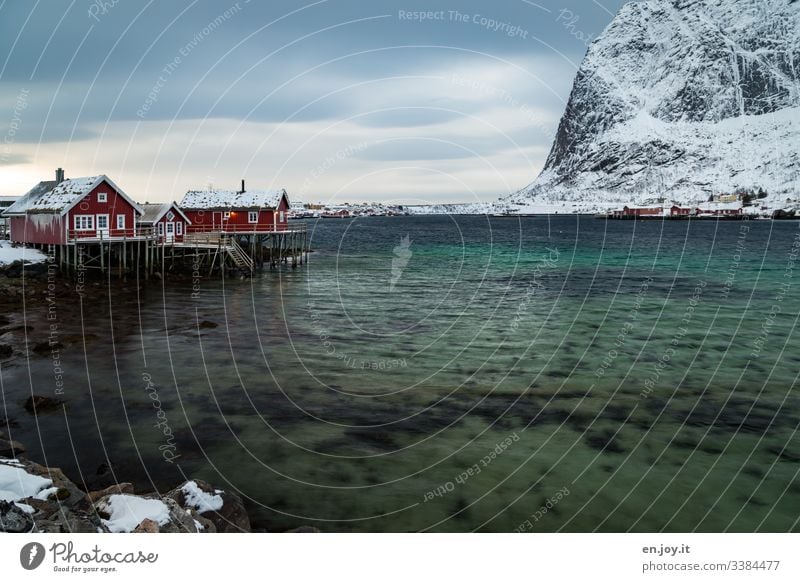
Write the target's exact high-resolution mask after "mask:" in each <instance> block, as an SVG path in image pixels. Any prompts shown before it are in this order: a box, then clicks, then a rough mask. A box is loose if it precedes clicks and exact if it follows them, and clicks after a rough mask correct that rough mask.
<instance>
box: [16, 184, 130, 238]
mask: <svg viewBox="0 0 800 582" xmlns="http://www.w3.org/2000/svg"><path fill="white" fill-rule="evenodd" d="M142 212H143V211H142V209H141V208H140V207H139V205H138V204H136V202H134V201H133V200H132V199H131V198H130V197H128V195H127V194H125V193H124V192H123V191H122V190H121V189H120V188H119V187H118V186H117V185H116V184H114V182H112V181H111V179H110V178H109V177H108V176H106V175H100V176H91V177H88V178H73V179H71V180H66V179H65V178H64V171H63V170H62V169H61V168H59V169H58V170H56V179H55V180H51V181H46V182H39V183H38V184H37V185H36V186H34V187H33V188H32V189H31V190H30V191H29V192H28V193H27V194H25V195H24V196H23V197H22V198H20V199H19V200H18V201H17V202H15V203H14V204H12V205H11V206H10V207H9V208H8V209H7V210H6V211H5V213H4V216H6V217H7V218H8V221H9V227H10V230H11V235H10V237H11V240H12V241H13V242H17V243H28V244H56V245H62V244H67V243H68V242H69V241H71V240H74V239H76V238H79V239H97V240H110V239H123V238H132V237H134V236H136V219H137V217H138V216H140V215H141V214H142Z"/></svg>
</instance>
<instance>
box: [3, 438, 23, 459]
mask: <svg viewBox="0 0 800 582" xmlns="http://www.w3.org/2000/svg"><path fill="white" fill-rule="evenodd" d="M24 452H25V447H24V446H23V445H22V443H20V442H18V441H7V440H5V439H4V438H0V457H10V458H14V459H16V458H17V457H18V456H19V455H21V454H23V453H24Z"/></svg>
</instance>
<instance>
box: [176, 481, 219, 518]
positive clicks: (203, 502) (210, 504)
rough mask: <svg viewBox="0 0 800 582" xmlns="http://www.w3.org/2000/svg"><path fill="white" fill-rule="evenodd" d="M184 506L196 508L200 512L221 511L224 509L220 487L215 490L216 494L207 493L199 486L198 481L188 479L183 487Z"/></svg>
mask: <svg viewBox="0 0 800 582" xmlns="http://www.w3.org/2000/svg"><path fill="white" fill-rule="evenodd" d="M181 491H183V498H184V506H185V507H191V508H193V509H196V510H197V511H198V513H203V512H205V511H219V510H220V509H222V505H223V501H222V496H221V495H220V493H223V491H221V490H219V489H215V490H214V494H211V493H207V492H205V491H203V490H202V489H200V487H198V485H197V482H195V481H187V482H186V483H185V484H184V486H183V487H181Z"/></svg>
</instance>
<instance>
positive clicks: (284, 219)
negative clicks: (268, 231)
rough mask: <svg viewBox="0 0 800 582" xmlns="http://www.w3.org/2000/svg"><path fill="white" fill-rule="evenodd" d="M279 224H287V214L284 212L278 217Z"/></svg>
mask: <svg viewBox="0 0 800 582" xmlns="http://www.w3.org/2000/svg"><path fill="white" fill-rule="evenodd" d="M278 222H286V213H285V212H284V211H283V210H281V211H280V214H279V215H278Z"/></svg>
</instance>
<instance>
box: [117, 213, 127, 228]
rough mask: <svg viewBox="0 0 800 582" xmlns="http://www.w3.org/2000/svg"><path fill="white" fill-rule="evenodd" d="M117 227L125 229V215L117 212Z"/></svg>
mask: <svg viewBox="0 0 800 582" xmlns="http://www.w3.org/2000/svg"><path fill="white" fill-rule="evenodd" d="M117 229H118V230H125V215H124V214H117Z"/></svg>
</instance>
